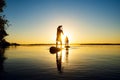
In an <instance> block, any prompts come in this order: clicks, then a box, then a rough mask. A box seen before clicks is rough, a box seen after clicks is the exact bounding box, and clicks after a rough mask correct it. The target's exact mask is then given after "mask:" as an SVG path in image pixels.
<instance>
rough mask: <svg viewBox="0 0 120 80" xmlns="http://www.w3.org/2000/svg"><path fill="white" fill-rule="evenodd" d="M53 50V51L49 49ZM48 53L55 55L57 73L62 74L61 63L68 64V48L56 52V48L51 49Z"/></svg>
mask: <svg viewBox="0 0 120 80" xmlns="http://www.w3.org/2000/svg"><path fill="white" fill-rule="evenodd" d="M51 48H53V49H51ZM51 48H50V49H51V50H50V53H51V54H53V52H55V53H56V65H57V70H58V72H59V73H62V72H63V62H66V63H68V54H69V48H68V47H66V48H65V49H61V50H58V48H56V47H51Z"/></svg>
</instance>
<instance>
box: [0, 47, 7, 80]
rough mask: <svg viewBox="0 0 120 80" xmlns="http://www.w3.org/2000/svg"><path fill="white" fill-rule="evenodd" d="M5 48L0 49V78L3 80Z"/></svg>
mask: <svg viewBox="0 0 120 80" xmlns="http://www.w3.org/2000/svg"><path fill="white" fill-rule="evenodd" d="M4 54H5V48H2V47H0V78H1V79H3V76H4V72H5V71H4V61H5V60H6V57H5V55H4Z"/></svg>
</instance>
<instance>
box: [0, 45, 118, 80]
mask: <svg viewBox="0 0 120 80" xmlns="http://www.w3.org/2000/svg"><path fill="white" fill-rule="evenodd" d="M49 48H50V45H48V46H18V47H10V48H8V49H5V48H0V80H120V77H119V74H120V64H119V61H120V46H71V48H64V49H62V50H60V51H58V52H55V53H54V54H53V53H52V54H50V52H49ZM6 57H7V59H6ZM101 74H102V75H101Z"/></svg>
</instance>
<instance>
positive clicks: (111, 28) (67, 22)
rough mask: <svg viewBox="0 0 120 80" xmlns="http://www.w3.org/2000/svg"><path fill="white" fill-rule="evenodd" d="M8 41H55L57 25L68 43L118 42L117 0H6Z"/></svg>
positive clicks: (119, 11) (119, 12) (119, 14)
mask: <svg viewBox="0 0 120 80" xmlns="http://www.w3.org/2000/svg"><path fill="white" fill-rule="evenodd" d="M6 3H7V6H6V8H5V10H4V14H5V15H6V18H7V19H8V20H9V24H11V26H10V27H8V28H7V33H8V34H9V36H7V37H6V39H7V41H9V42H11V43H14V42H16V43H26V44H27V43H55V40H56V30H57V26H58V25H63V31H64V33H65V34H66V35H68V37H69V39H70V42H71V43H104V42H105V43H120V0H6Z"/></svg>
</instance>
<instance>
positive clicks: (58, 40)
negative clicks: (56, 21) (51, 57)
mask: <svg viewBox="0 0 120 80" xmlns="http://www.w3.org/2000/svg"><path fill="white" fill-rule="evenodd" d="M62 34H64V33H63V29H62V25H60V26H58V27H57V37H56V47H58V43H59V42H60V45H62V37H61V36H62Z"/></svg>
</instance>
